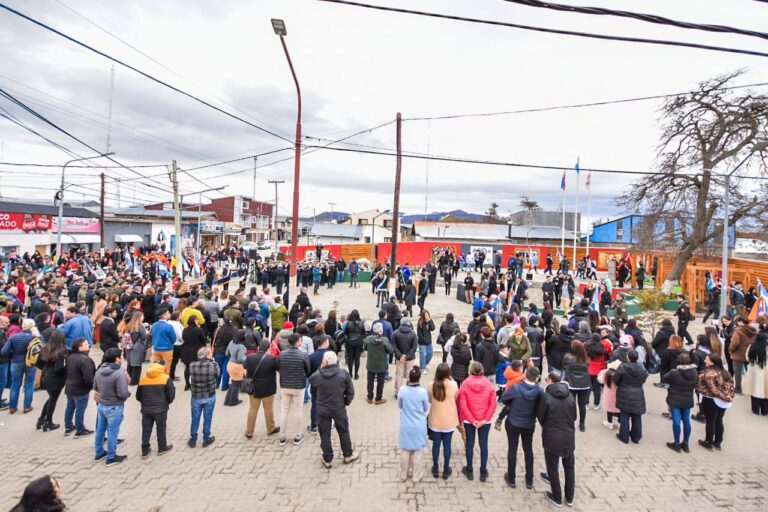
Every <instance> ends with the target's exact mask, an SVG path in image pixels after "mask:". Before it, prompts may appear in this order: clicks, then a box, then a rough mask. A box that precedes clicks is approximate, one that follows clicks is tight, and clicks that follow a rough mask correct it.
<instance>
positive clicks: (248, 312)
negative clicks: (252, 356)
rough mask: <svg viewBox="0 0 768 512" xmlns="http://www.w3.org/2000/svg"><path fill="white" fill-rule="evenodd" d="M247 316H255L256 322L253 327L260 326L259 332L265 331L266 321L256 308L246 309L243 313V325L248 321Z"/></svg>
mask: <svg viewBox="0 0 768 512" xmlns="http://www.w3.org/2000/svg"><path fill="white" fill-rule="evenodd" d="M249 318H255V319H256V324H255V325H254V327H260V328H261V332H267V322H266V320H264V316H262V314H261V313H260V312H259V310H257V309H248V310H246V311H245V313H243V325H246V324H247V323H248V319H249Z"/></svg>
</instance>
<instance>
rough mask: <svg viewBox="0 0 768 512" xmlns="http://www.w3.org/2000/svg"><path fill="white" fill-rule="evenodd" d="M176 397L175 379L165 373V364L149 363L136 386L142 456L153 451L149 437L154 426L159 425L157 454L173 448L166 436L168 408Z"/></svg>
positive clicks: (162, 453) (144, 457) (147, 455)
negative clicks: (139, 408) (139, 406)
mask: <svg viewBox="0 0 768 512" xmlns="http://www.w3.org/2000/svg"><path fill="white" fill-rule="evenodd" d="M175 397H176V388H175V387H174V386H173V380H171V378H170V377H169V376H168V375H166V374H165V364H164V363H163V364H161V363H159V362H157V361H155V362H154V363H152V364H150V365H149V368H147V374H146V375H145V376H144V377H142V378H141V380H140V381H139V385H138V387H137V388H136V400H138V401H139V403H140V404H141V457H142V458H143V459H146V458H147V457H149V454H150V452H151V451H152V450H151V449H150V447H149V439H150V436H152V427H153V426H156V427H157V454H158V455H164V454H166V453H168V452H169V451H171V449H173V445H172V444H168V441H167V438H166V434H165V432H166V425H167V422H168V409H170V405H171V403H173V400H174V398H175Z"/></svg>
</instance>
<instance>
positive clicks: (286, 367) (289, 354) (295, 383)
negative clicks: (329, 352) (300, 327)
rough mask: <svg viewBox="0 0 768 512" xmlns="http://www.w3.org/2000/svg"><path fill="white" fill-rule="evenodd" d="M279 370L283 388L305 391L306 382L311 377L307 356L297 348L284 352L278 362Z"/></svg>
mask: <svg viewBox="0 0 768 512" xmlns="http://www.w3.org/2000/svg"><path fill="white" fill-rule="evenodd" d="M277 370H278V371H279V372H280V387H281V388H283V389H304V381H305V380H306V378H307V377H309V359H308V357H307V354H306V353H304V352H302V351H301V350H299V349H298V348H297V347H290V348H289V349H288V350H283V351H282V352H280V357H279V358H278V360H277Z"/></svg>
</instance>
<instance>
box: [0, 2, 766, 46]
mask: <svg viewBox="0 0 768 512" xmlns="http://www.w3.org/2000/svg"><path fill="white" fill-rule="evenodd" d="M319 1H320V2H327V3H333V4H340V5H347V6H352V7H362V8H364V9H374V10H378V11H386V12H396V13H401V14H413V15H416V16H427V17H430V18H440V19H446V20H454V21H466V22H469V23H480V24H483V25H494V26H497V27H508V28H517V29H521V30H530V31H534V32H544V33H548V34H560V35H568V36H576V37H586V38H590V39H600V40H608V41H624V42H629V43H643V44H655V45H663V46H679V47H684V48H696V49H699V50H711V51H717V52H727V53H737V54H742V55H752V56H755V57H768V53H764V52H757V51H752V50H743V49H739V48H730V47H725V46H712V45H707V44H699V43H686V42H682V41H670V40H666V39H647V38H642V37H628V36H613V35H608V34H594V33H590V32H578V31H574V30H562V29H554V28H545V27H537V26H533V25H521V24H519V23H508V22H503V21H496V20H484V19H479V18H468V17H466V16H455V15H450V14H438V13H434V12H426V11H415V10H412V9H399V8H396V7H384V6H382V5H371V4H364V3H361V2H351V1H348V0H319ZM0 7H2V4H0Z"/></svg>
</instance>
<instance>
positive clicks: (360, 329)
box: [344, 320, 365, 348]
mask: <svg viewBox="0 0 768 512" xmlns="http://www.w3.org/2000/svg"><path fill="white" fill-rule="evenodd" d="M344 333H345V334H346V335H347V346H348V347H352V348H363V340H365V324H364V323H363V322H362V320H354V321H350V320H348V321H347V323H346V325H345V326H344Z"/></svg>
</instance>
